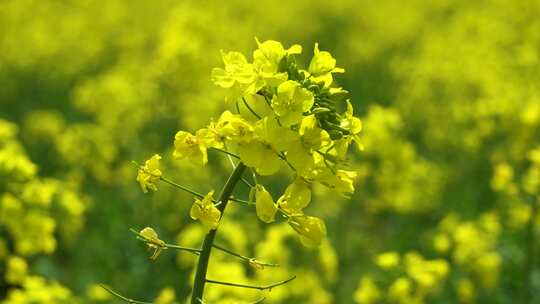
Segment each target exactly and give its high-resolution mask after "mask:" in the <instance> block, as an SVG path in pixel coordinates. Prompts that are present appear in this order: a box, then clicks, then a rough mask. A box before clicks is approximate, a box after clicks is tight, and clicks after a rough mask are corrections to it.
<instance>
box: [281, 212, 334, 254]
mask: <svg viewBox="0 0 540 304" xmlns="http://www.w3.org/2000/svg"><path fill="white" fill-rule="evenodd" d="M289 225H290V226H291V227H292V228H293V229H294V231H296V233H298V234H299V235H300V241H301V242H302V244H303V245H304V246H306V247H317V246H319V245H320V244H321V242H322V240H323V238H324V237H326V225H325V224H324V221H323V220H322V219H320V218H317V217H314V216H308V215H295V216H291V217H289Z"/></svg>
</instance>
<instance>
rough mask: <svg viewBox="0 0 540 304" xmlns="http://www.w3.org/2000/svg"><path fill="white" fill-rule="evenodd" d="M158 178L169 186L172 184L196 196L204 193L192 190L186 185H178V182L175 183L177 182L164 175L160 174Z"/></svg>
mask: <svg viewBox="0 0 540 304" xmlns="http://www.w3.org/2000/svg"><path fill="white" fill-rule="evenodd" d="M159 179H160V180H161V181H163V182H165V183H167V184H169V185H171V186H174V187H176V188H178V189H180V190H183V191H186V192H187V193H191V194H193V195H195V196H196V197H198V198H203V197H204V194H202V193H199V192H197V191H194V190H191V189H189V188H188V187H185V186H182V185H180V184H177V183H175V182H173V181H172V180H170V179H168V178H165V177H163V176H161V177H160V178H159Z"/></svg>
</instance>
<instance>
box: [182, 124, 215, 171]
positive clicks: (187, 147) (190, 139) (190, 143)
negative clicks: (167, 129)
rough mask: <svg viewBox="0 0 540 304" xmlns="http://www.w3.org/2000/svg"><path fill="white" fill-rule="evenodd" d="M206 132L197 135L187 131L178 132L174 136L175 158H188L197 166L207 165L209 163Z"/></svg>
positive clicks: (199, 132) (202, 131) (200, 131)
mask: <svg viewBox="0 0 540 304" xmlns="http://www.w3.org/2000/svg"><path fill="white" fill-rule="evenodd" d="M206 137H207V134H206V131H205V130H204V129H203V130H199V131H198V132H197V133H196V135H193V134H191V133H189V132H186V131H178V133H176V135H175V136H174V152H173V156H174V157H175V158H179V159H183V158H187V159H188V160H189V161H191V162H192V163H194V164H196V165H200V166H202V165H205V164H206V163H207V162H208V154H207V151H206V150H207V148H208V147H207V146H206V143H205V140H204V139H205V138H206Z"/></svg>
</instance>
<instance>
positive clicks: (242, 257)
mask: <svg viewBox="0 0 540 304" xmlns="http://www.w3.org/2000/svg"><path fill="white" fill-rule="evenodd" d="M214 248H216V249H218V250H221V251H223V252H225V253H228V254H230V255H232V256H235V257H237V258H239V259H242V260H244V261H248V262H250V263H255V264H258V265H260V266H267V267H279V265H278V264H272V263H264V262H260V261H257V260H256V259H254V258H250V257H247V256H243V255H241V254H238V253H236V252H234V251H231V250H229V249H227V248H224V247H221V246H219V245H215V244H214Z"/></svg>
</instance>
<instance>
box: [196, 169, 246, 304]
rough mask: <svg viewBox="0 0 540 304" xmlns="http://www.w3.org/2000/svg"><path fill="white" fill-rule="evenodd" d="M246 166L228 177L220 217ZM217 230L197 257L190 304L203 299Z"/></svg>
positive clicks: (208, 237)
mask: <svg viewBox="0 0 540 304" xmlns="http://www.w3.org/2000/svg"><path fill="white" fill-rule="evenodd" d="M245 169H246V166H245V165H244V164H243V163H241V162H240V163H239V164H238V165H237V166H236V168H235V169H234V171H233V172H232V173H231V176H229V179H228V180H227V183H225V186H223V190H221V194H220V195H219V199H218V202H221V204H219V206H218V209H219V211H221V216H223V212H224V211H225V207H227V203H228V201H229V198H230V197H231V194H232V192H233V190H234V187H235V186H236V184H237V183H238V181H239V180H240V179H241V178H242V174H243V173H244V170H245ZM216 233H217V229H214V230H210V232H209V233H208V234H207V235H206V237H205V238H204V243H203V246H202V249H201V254H200V255H199V263H198V264H197V272H196V273H195V282H194V284H193V293H192V294H191V304H201V302H200V300H202V299H203V293H204V284H205V283H206V272H207V271H208V261H209V260H210V253H211V252H212V247H213V245H214V239H215V237H216Z"/></svg>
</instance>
